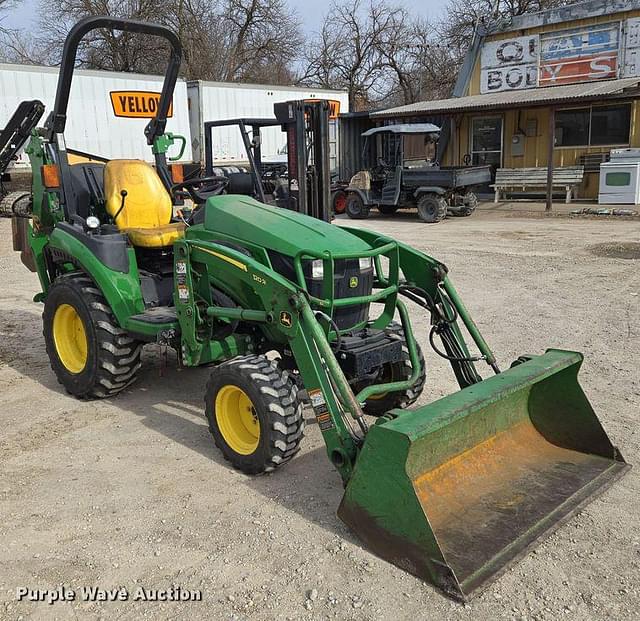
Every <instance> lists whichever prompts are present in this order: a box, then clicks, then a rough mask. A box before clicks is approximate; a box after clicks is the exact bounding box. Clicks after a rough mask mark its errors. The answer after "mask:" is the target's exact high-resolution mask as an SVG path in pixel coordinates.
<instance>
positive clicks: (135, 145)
mask: <svg viewBox="0 0 640 621" xmlns="http://www.w3.org/2000/svg"><path fill="white" fill-rule="evenodd" d="M57 82H58V71H57V70H56V69H52V68H48V67H28V66H21V65H1V64H0V127H4V125H5V124H6V122H7V121H8V120H9V118H10V117H11V115H12V114H13V113H14V112H15V109H16V108H17V107H18V104H19V103H20V102H21V101H24V100H25V99H40V100H41V101H42V102H43V103H44V104H45V106H46V111H45V117H44V118H43V120H42V121H41V123H44V119H45V118H46V116H47V115H48V114H49V112H51V109H52V107H53V102H54V99H55V93H56V85H57ZM161 89H162V77H154V76H141V75H134V74H123V73H111V72H106V71H101V72H97V71H81V70H78V71H76V72H75V74H74V77H73V84H72V86H71V94H70V97H69V110H68V114H67V118H68V121H67V128H66V131H65V138H66V142H67V146H68V147H70V148H73V149H78V150H79V151H85V152H87V153H93V154H95V155H100V156H102V157H106V158H136V159H145V160H148V161H153V154H152V153H151V149H150V148H149V146H148V145H147V142H146V139H145V137H144V128H145V126H146V124H147V123H148V119H127V118H121V117H116V116H115V115H114V113H113V108H112V106H111V99H110V97H109V93H110V91H120V90H136V91H157V92H159V91H160V90H161ZM173 104H174V105H173V117H172V118H171V119H169V121H168V123H167V131H169V132H173V133H176V134H181V135H183V136H187V137H188V136H189V117H188V111H187V85H186V83H185V82H183V81H179V82H178V84H177V85H176V90H175V93H174V97H173ZM187 142H189V141H187ZM183 159H184V160H185V161H189V160H191V146H190V144H188V145H187V149H186V151H185V154H184V158H183ZM26 162H27V160H26V158H25V157H24V156H22V157H21V163H22V164H26Z"/></svg>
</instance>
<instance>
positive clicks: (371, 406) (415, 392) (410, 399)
mask: <svg viewBox="0 0 640 621" xmlns="http://www.w3.org/2000/svg"><path fill="white" fill-rule="evenodd" d="M386 332H387V334H389V335H390V336H392V337H393V338H396V339H399V340H401V341H402V360H399V361H398V362H393V363H387V364H385V365H384V366H383V367H382V369H381V370H380V377H379V378H378V379H377V380H376V384H382V383H386V382H397V381H401V380H406V379H409V378H410V377H411V359H410V357H409V348H408V347H407V341H406V339H405V337H404V330H403V329H402V326H401V325H400V324H398V323H395V322H394V323H391V324H390V325H389V327H388V328H387V330H386ZM416 348H417V349H418V358H419V360H420V374H419V375H418V379H417V380H416V381H415V383H414V384H413V386H411V387H409V388H407V389H406V390H401V391H399V392H387V393H383V394H381V395H378V396H375V395H374V396H373V397H370V398H369V399H367V401H366V402H365V404H364V412H365V414H368V415H369V416H384V415H385V414H386V413H387V412H388V411H389V410H393V409H394V408H400V409H404V408H407V407H409V406H410V405H413V404H414V403H415V402H416V401H417V400H418V397H420V395H421V394H422V391H423V390H424V384H425V380H426V369H425V362H424V356H423V354H422V349H421V348H420V345H419V344H418V343H416ZM362 388H364V386H359V387H358V390H361V389H362Z"/></svg>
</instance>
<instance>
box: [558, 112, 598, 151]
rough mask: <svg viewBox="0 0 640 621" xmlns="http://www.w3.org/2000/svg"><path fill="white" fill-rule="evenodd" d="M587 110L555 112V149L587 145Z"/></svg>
mask: <svg viewBox="0 0 640 621" xmlns="http://www.w3.org/2000/svg"><path fill="white" fill-rule="evenodd" d="M590 116H591V110H590V109H589V108H584V109H579V110H578V109H575V110H560V111H559V112H556V147H586V146H588V145H589V123H590Z"/></svg>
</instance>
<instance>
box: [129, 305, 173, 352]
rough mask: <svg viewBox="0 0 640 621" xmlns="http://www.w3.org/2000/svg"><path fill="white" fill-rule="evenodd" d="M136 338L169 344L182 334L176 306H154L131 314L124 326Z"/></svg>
mask: <svg viewBox="0 0 640 621" xmlns="http://www.w3.org/2000/svg"><path fill="white" fill-rule="evenodd" d="M123 327H124V328H125V329H126V330H128V331H129V332H131V333H133V334H135V335H136V338H138V339H140V340H143V341H147V342H157V343H161V344H166V345H169V344H171V343H172V341H174V339H175V338H176V337H177V336H178V335H179V334H180V322H179V321H178V317H177V315H176V309H175V307H174V306H154V307H152V308H148V309H147V310H145V311H144V313H139V314H137V315H131V317H129V319H127V320H126V322H125V325H124V326H123Z"/></svg>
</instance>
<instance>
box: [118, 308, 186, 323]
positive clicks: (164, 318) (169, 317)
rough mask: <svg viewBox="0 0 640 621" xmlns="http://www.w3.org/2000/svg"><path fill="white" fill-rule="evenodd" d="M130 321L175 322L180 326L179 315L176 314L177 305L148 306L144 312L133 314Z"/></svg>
mask: <svg viewBox="0 0 640 621" xmlns="http://www.w3.org/2000/svg"><path fill="white" fill-rule="evenodd" d="M129 320H130V321H136V322H140V323H150V324H154V325H156V324H163V323H175V325H176V327H178V317H177V315H176V309H175V306H154V307H153V308H148V309H147V310H146V311H144V313H140V314H139V315H131V317H130V318H129Z"/></svg>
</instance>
